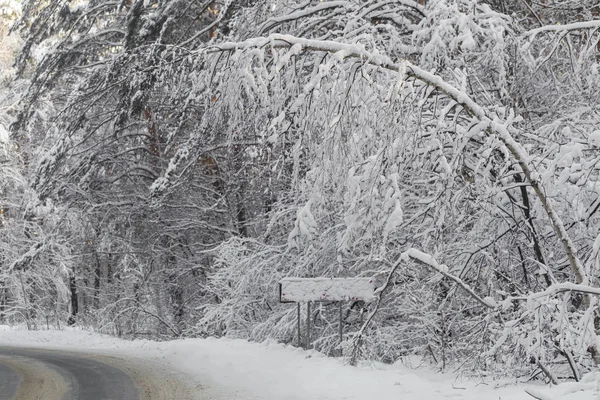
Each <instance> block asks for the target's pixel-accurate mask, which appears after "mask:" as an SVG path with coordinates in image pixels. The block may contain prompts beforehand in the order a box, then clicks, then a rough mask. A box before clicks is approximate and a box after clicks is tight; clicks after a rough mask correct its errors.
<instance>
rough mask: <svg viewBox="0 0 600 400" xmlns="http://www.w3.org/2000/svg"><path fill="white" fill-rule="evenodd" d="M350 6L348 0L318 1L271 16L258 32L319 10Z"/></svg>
mask: <svg viewBox="0 0 600 400" xmlns="http://www.w3.org/2000/svg"><path fill="white" fill-rule="evenodd" d="M351 6H352V3H350V2H348V1H328V2H326V3H319V4H318V5H317V6H315V7H311V8H307V9H304V10H300V11H296V12H293V13H290V14H286V15H282V16H279V17H271V18H269V19H268V20H266V21H265V22H264V23H263V25H262V26H261V27H260V29H259V32H261V33H263V32H267V31H269V30H271V29H273V28H275V27H276V26H277V25H280V24H283V23H285V22H289V21H294V20H297V19H301V18H305V17H308V16H311V15H313V14H316V13H319V12H321V11H326V10H331V9H336V8H339V7H342V8H349V7H351Z"/></svg>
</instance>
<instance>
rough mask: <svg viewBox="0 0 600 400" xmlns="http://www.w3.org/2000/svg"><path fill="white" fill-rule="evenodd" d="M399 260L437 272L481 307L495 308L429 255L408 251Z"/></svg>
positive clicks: (494, 303) (490, 301)
mask: <svg viewBox="0 0 600 400" xmlns="http://www.w3.org/2000/svg"><path fill="white" fill-rule="evenodd" d="M400 258H401V259H402V260H404V261H408V260H409V259H410V260H413V261H416V262H417V263H419V264H422V265H425V266H427V267H429V268H430V269H432V270H434V271H436V272H439V273H440V274H442V275H444V276H445V277H446V278H448V279H450V280H452V281H454V282H455V283H456V284H457V285H458V286H460V287H461V288H462V289H463V290H464V291H466V292H467V293H468V294H469V295H470V296H471V297H472V298H474V299H475V300H477V301H478V302H479V303H480V304H481V305H483V306H484V307H487V308H496V302H495V301H494V299H492V298H491V297H486V298H481V297H480V296H479V295H478V294H477V293H475V291H474V290H473V289H472V288H471V287H470V286H469V285H468V284H467V283H465V282H464V281H463V280H462V279H460V278H459V277H457V276H454V275H452V274H451V273H450V272H448V267H447V266H446V265H444V264H438V262H437V261H436V260H435V258H434V257H433V256H431V255H429V254H426V253H423V252H422V251H419V250H417V249H408V250H407V251H405V252H404V253H402V255H401V256H400Z"/></svg>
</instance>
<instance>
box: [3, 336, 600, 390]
mask: <svg viewBox="0 0 600 400" xmlns="http://www.w3.org/2000/svg"><path fill="white" fill-rule="evenodd" d="M0 346H27V347H38V348H53V349H68V350H70V351H77V350H79V351H86V352H94V353H99V354H109V355H111V354H112V355H116V354H118V355H126V356H131V357H137V358H143V359H147V360H151V361H153V362H154V363H156V364H160V365H163V366H165V367H167V368H170V369H173V370H178V371H181V372H182V373H185V374H187V375H188V376H189V377H190V379H192V380H194V381H196V383H197V384H198V387H199V388H200V387H202V388H205V389H206V390H209V391H213V392H214V393H215V396H216V397H222V398H227V399H233V398H235V399H240V400H241V399H244V400H249V399H261V400H321V399H322V400H325V399H327V400H342V399H344V400H371V399H377V400H392V399H393V400H397V399H414V400H434V399H464V400H479V399H501V400H532V399H533V397H531V396H529V395H528V394H526V393H525V390H529V391H532V392H535V393H536V394H537V395H539V396H540V397H542V399H543V400H546V399H556V400H558V399H564V400H600V373H597V374H595V375H588V376H587V377H586V379H585V382H582V383H578V384H575V383H566V384H562V385H559V386H557V387H555V388H552V389H549V388H547V387H545V386H541V385H524V384H521V385H511V384H507V385H505V386H503V387H500V388H495V386H497V385H498V383H497V382H488V383H482V382H473V381H471V380H459V379H457V377H456V376H454V375H451V374H436V373H433V372H431V371H429V370H413V369H409V368H407V367H404V366H401V365H391V366H389V365H382V364H369V365H365V366H363V367H361V368H353V367H350V366H347V365H343V363H342V362H341V360H338V359H333V358H328V357H325V356H323V355H322V354H320V353H317V352H315V351H303V350H300V349H297V348H294V347H290V346H284V345H282V344H279V343H275V342H265V343H262V344H258V343H249V342H247V341H244V340H232V339H211V338H209V339H182V340H175V341H170V342H152V341H147V340H136V341H126V340H121V339H117V338H114V337H110V336H106V335H100V334H96V333H92V332H89V331H81V330H80V331H77V330H65V331H52V330H51V331H23V330H15V329H12V328H9V327H0ZM505 383H506V382H505ZM182 400H183V399H182Z"/></svg>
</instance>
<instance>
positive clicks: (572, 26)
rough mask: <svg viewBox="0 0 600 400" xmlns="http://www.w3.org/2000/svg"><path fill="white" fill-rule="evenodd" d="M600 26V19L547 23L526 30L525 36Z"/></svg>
mask: <svg viewBox="0 0 600 400" xmlns="http://www.w3.org/2000/svg"><path fill="white" fill-rule="evenodd" d="M598 28H600V20H593V21H583V22H575V23H572V24H565V25H546V26H542V27H540V28H536V29H532V30H530V31H527V32H525V36H535V35H537V34H538V33H540V32H563V31H575V30H579V29H598Z"/></svg>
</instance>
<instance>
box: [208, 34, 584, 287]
mask: <svg viewBox="0 0 600 400" xmlns="http://www.w3.org/2000/svg"><path fill="white" fill-rule="evenodd" d="M266 46H271V47H274V48H277V47H280V48H291V47H294V49H293V51H294V53H295V54H299V53H300V52H301V51H306V50H310V51H324V52H328V53H333V54H334V56H335V57H336V58H338V59H340V60H343V59H345V58H358V59H361V60H363V62H365V63H367V64H370V65H373V66H377V67H380V68H384V69H387V70H390V71H394V72H397V73H399V74H402V75H406V76H409V77H413V78H415V79H418V80H421V81H423V82H425V83H427V84H429V85H431V86H434V87H435V88H437V89H438V90H439V91H440V92H442V93H445V94H446V95H447V96H448V97H450V98H451V99H452V100H454V101H455V102H456V103H457V104H459V105H461V106H462V107H463V108H464V109H465V110H466V111H467V112H468V113H469V114H471V115H472V116H473V117H474V118H476V119H478V120H479V121H480V124H481V125H482V126H483V128H484V130H485V131H487V132H488V134H490V135H495V136H497V137H498V138H499V139H500V140H501V141H502V142H503V143H504V145H505V146H506V148H507V149H508V150H509V151H510V153H511V154H512V155H513V157H514V158H515V159H516V160H517V162H518V163H519V166H520V167H521V169H522V170H523V173H524V174H525V177H526V178H527V180H528V181H529V183H530V184H531V186H532V187H533V190H534V191H535V193H536V195H537V196H538V198H539V199H540V202H541V203H542V205H543V207H544V210H545V211H546V213H547V214H548V217H549V218H550V221H551V222H552V226H553V228H554V231H555V233H556V235H557V237H558V238H559V239H560V241H561V243H562V245H563V248H564V250H565V253H566V255H567V258H568V259H569V264H570V266H571V270H572V272H573V274H574V275H575V278H576V281H577V283H579V284H587V282H588V279H587V276H586V274H585V270H584V268H583V265H582V264H581V261H580V260H579V258H578V257H577V250H576V248H575V245H574V244H573V241H572V240H571V238H570V236H569V235H568V233H567V230H566V229H565V226H564V223H563V222H562V220H561V218H560V217H559V216H558V214H557V213H556V211H555V210H554V207H553V206H552V204H551V203H550V200H549V199H548V197H547V196H546V191H545V189H544V188H543V186H542V184H541V182H540V178H539V174H538V173H537V171H536V170H535V167H534V166H533V165H532V164H531V163H530V157H529V154H528V153H527V151H526V150H525V149H524V148H523V147H522V146H521V145H520V144H519V143H518V142H517V141H516V140H515V139H514V138H513V136H512V135H511V133H510V132H509V128H508V126H509V123H505V124H502V123H500V122H499V121H498V120H497V119H495V118H491V117H489V116H488V115H487V114H486V112H485V110H484V108H483V107H481V106H480V105H479V104H477V103H476V102H475V101H474V100H473V99H472V98H471V97H470V96H469V95H468V94H467V93H465V92H464V91H462V90H460V89H457V88H456V87H454V86H452V85H451V84H449V83H447V82H445V81H444V80H443V79H442V78H441V77H440V76H438V75H435V74H432V73H430V72H428V71H425V70H424V69H422V68H419V67H418V66H416V65H414V64H412V63H410V62H408V61H406V60H401V61H399V62H394V61H392V60H391V59H390V58H389V57H387V56H385V55H382V54H379V53H378V52H377V51H376V50H375V51H368V50H367V49H366V48H365V47H364V46H363V45H361V44H348V43H340V42H335V41H330V40H315V39H305V38H299V37H295V36H292V35H280V34H273V35H270V36H268V37H258V38H252V39H248V40H245V41H242V42H227V43H223V44H220V45H217V46H210V47H207V48H205V49H202V50H199V51H200V52H204V53H216V52H223V51H238V50H245V49H249V48H261V47H266ZM402 78H403V77H401V79H402Z"/></svg>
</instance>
